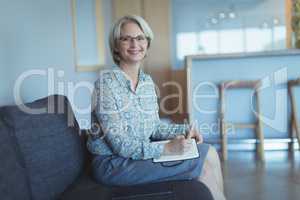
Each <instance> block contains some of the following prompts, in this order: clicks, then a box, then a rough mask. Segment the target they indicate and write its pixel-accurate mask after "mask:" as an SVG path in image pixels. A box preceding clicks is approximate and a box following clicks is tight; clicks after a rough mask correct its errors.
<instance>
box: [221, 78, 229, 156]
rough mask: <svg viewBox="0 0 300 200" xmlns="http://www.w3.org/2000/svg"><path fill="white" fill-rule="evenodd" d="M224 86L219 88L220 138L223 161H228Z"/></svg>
mask: <svg viewBox="0 0 300 200" xmlns="http://www.w3.org/2000/svg"><path fill="white" fill-rule="evenodd" d="M224 90H225V87H224V84H221V85H220V87H219V92H220V134H221V135H220V138H221V151H222V160H224V161H225V160H227V158H228V155H227V133H226V124H225V119H224V117H225V98H224Z"/></svg>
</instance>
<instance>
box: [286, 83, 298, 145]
mask: <svg viewBox="0 0 300 200" xmlns="http://www.w3.org/2000/svg"><path fill="white" fill-rule="evenodd" d="M299 85H300V78H298V79H296V80H290V81H288V93H289V96H290V101H291V121H290V131H289V133H290V138H291V140H292V141H291V143H290V145H289V150H290V151H291V150H293V144H294V140H295V138H297V139H298V144H299V147H300V130H299V121H298V117H297V105H296V98H295V94H294V92H293V87H295V86H299ZM295 132H296V135H295Z"/></svg>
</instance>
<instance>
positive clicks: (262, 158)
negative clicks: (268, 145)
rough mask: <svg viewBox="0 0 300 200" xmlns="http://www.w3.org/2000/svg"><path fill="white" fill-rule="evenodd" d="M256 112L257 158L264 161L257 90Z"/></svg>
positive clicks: (257, 93)
mask: <svg viewBox="0 0 300 200" xmlns="http://www.w3.org/2000/svg"><path fill="white" fill-rule="evenodd" d="M255 93H256V110H257V115H258V116H257V129H256V132H257V139H258V145H257V153H258V156H259V159H260V160H262V161H264V160H265V154H264V146H265V145H264V134H263V131H262V122H261V119H260V96H259V92H258V90H256V92H255Z"/></svg>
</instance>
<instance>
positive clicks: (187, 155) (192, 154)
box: [153, 139, 199, 162]
mask: <svg viewBox="0 0 300 200" xmlns="http://www.w3.org/2000/svg"><path fill="white" fill-rule="evenodd" d="M167 142H169V140H164V141H158V142H154V143H160V144H164V143H167ZM189 145H191V146H190V147H191V148H189V150H188V151H186V152H184V153H183V154H179V153H178V154H174V155H165V154H162V155H161V156H160V157H159V158H156V159H155V158H154V159H153V162H167V161H177V160H187V159H192V158H198V157H199V152H198V148H197V144H196V141H195V139H191V140H190V143H189Z"/></svg>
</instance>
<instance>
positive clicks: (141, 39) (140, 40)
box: [120, 35, 147, 44]
mask: <svg viewBox="0 0 300 200" xmlns="http://www.w3.org/2000/svg"><path fill="white" fill-rule="evenodd" d="M134 40H136V41H137V42H138V43H145V42H147V37H145V36H144V35H138V36H135V37H131V36H129V35H128V36H124V37H122V36H121V37H120V42H121V43H123V44H129V43H131V42H133V41H134Z"/></svg>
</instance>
